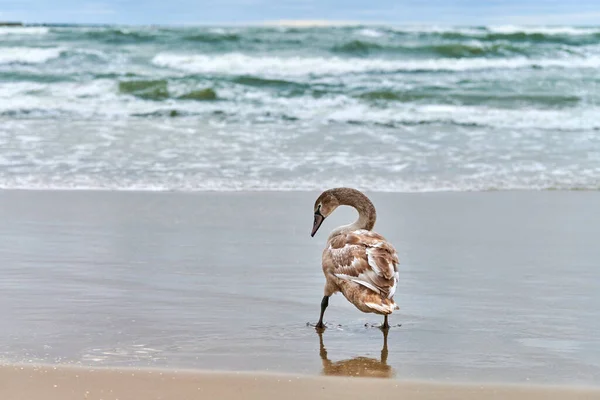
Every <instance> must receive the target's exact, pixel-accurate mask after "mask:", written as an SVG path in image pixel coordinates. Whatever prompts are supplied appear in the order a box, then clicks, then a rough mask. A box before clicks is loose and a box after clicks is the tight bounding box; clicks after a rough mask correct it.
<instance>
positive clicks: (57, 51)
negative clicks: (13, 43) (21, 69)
mask: <svg viewBox="0 0 600 400" xmlns="http://www.w3.org/2000/svg"><path fill="white" fill-rule="evenodd" d="M63 51H64V49H63V48H62V47H47V48H44V47H4V48H2V50H1V51H0V64H11V63H20V64H42V63H45V62H47V61H49V60H52V59H54V58H58V57H60V55H61V53H62V52H63Z"/></svg>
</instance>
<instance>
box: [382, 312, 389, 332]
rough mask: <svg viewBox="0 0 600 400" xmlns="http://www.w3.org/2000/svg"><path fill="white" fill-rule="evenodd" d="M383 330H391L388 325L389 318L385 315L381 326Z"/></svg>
mask: <svg viewBox="0 0 600 400" xmlns="http://www.w3.org/2000/svg"><path fill="white" fill-rule="evenodd" d="M380 328H381V329H390V324H388V316H387V315H385V316H384V317H383V324H381V326H380Z"/></svg>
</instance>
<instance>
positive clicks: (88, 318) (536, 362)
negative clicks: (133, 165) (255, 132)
mask: <svg viewBox="0 0 600 400" xmlns="http://www.w3.org/2000/svg"><path fill="white" fill-rule="evenodd" d="M369 195H371V197H372V199H373V200H374V202H375V205H376V206H377V210H378V216H379V220H378V223H377V225H376V230H377V231H378V232H380V233H382V234H384V235H385V236H386V237H387V238H388V239H389V240H390V241H391V242H392V243H393V244H394V245H395V246H396V247H397V249H398V252H399V255H400V260H401V275H400V276H401V282H400V285H399V289H398V292H397V296H396V300H397V302H398V304H399V305H400V307H401V308H400V310H399V311H397V312H396V313H395V314H394V315H393V316H392V318H391V320H390V322H391V323H392V324H393V325H397V324H401V326H393V327H392V329H391V330H390V332H389V336H388V343H387V346H385V347H384V343H383V337H382V333H381V332H380V331H379V330H378V329H376V328H370V327H368V326H367V327H365V324H378V323H380V322H381V321H380V319H379V317H377V316H375V315H367V314H362V313H360V312H359V311H358V310H355V309H354V308H353V307H352V306H351V305H349V304H348V303H347V302H346V301H345V300H344V299H343V297H342V296H341V295H336V296H335V297H334V298H332V300H331V302H330V307H329V309H328V310H327V314H326V317H325V320H326V322H327V323H328V329H327V330H326V331H325V333H324V334H323V336H322V337H319V335H317V334H316V332H315V331H314V329H313V328H311V327H307V326H306V323H307V322H315V321H316V319H317V317H318V312H319V302H320V299H321V296H322V287H323V282H324V278H323V276H322V272H321V269H320V257H321V251H322V249H323V246H324V243H325V239H326V236H327V233H328V232H329V231H330V230H331V229H333V228H334V227H336V226H337V225H340V224H342V223H347V222H350V221H351V220H353V219H354V218H355V214H354V212H353V211H351V210H340V211H338V212H336V214H335V215H334V216H332V217H331V220H328V221H326V222H325V224H324V225H323V227H322V228H321V231H320V232H319V233H318V234H317V236H316V237H315V238H310V236H309V233H310V228H311V224H312V205H313V202H314V199H315V197H316V193H281V192H279V193H277V192H276V193H195V194H182V193H141V192H89V191H78V192H69V191H65V192H51V191H0V255H1V257H2V263H0V276H2V279H1V280H0V292H1V293H2V296H1V297H0V313H1V315H2V316H3V321H2V324H0V360H1V361H2V363H4V364H9V365H10V364H15V363H20V364H40V363H43V364H54V365H59V364H60V365H62V366H65V365H67V366H82V367H90V368H98V367H153V368H165V369H176V368H186V369H187V368H191V369H200V370H225V371H249V372H255V373H257V374H258V373H265V372H271V373H273V372H275V373H282V372H285V373H292V374H298V375H302V376H304V375H306V376H309V377H305V378H302V379H307V380H309V381H310V382H311V383H310V384H309V385H308V387H312V388H313V389H314V388H316V387H317V386H318V385H320V383H319V384H317V382H320V381H319V380H318V379H317V378H316V377H315V376H317V375H349V376H357V375H358V376H363V377H365V379H366V380H369V379H368V378H369V377H386V378H394V379H391V380H390V381H391V382H390V383H385V384H384V383H378V385H395V384H399V383H398V382H399V381H400V380H402V381H406V380H408V381H412V380H422V381H427V382H438V383H457V382H474V383H486V384H488V383H498V384H507V383H518V384H554V385H567V386H579V385H598V382H600V337H599V336H598V334H597V332H599V331H600V322H599V319H598V318H597V310H598V309H599V308H600V293H599V291H598V290H597V288H598V281H599V279H600V278H599V275H600V273H599V272H598V260H600V246H598V245H597V241H598V237H600V208H599V207H598V204H600V193H598V192H488V193H429V194H385V193H375V194H373V193H370V194H369ZM384 350H385V351H384ZM7 368H9V369H10V367H7ZM61 368H62V367H61ZM61 371H71V370H68V369H67V370H61ZM61 373H62V372H61ZM64 373H65V374H71V372H64ZM119 373H120V372H103V374H106V376H105V375H102V376H103V377H102V378H101V379H109V376H110V377H111V378H110V379H113V377H114V376H113V375H111V374H119ZM165 373H166V372H165ZM5 374H8V372H7V370H6V369H5V370H4V372H3V373H2V374H0V379H2V378H1V377H2V376H4V377H5V378H4V379H5V380H8V381H9V382H13V381H14V382H26V380H25V381H23V380H13V378H10V379H8V378H6V376H7V375H5ZM32 374H34V375H33V376H35V374H37V373H32ZM28 376H29V375H28ZM194 376H195V377H194V378H193V379H205V378H203V376H204V375H202V374H201V375H198V376H196V375H194ZM222 376H226V377H229V376H230V375H227V374H225V375H222ZM244 376H246V375H244ZM253 376H257V377H258V376H259V375H253ZM260 376H262V375H260ZM310 376H312V377H310ZM234 377H235V376H234ZM19 379H20V378H19ZM23 379H25V378H23ZM36 379H37V378H36ZM40 379H41V378H40ZM115 379H116V378H115ZM190 379H192V378H190ZM223 379H225V378H223ZM235 379H238V378H235ZM239 379H241V380H242V381H240V382H241V383H240V385H249V384H248V383H247V382H246V381H244V380H243V379H250V378H243V379H242V378H239ZM252 379H254V378H252ZM257 379H258V378H257ZM261 379H262V378H261ZM264 379H266V380H268V381H269V382H274V381H273V379H274V378H272V377H265V378H264ZM378 381H381V379H379V380H378ZM115 382H116V381H115ZM140 382H141V381H140ZM336 382H338V381H336ZM369 382H370V380H369ZM15 384H16V383H15ZM70 384H75V383H73V382H71V383H70ZM89 384H90V385H92V384H93V383H89ZM130 384H131V385H138V384H139V385H142V383H134V382H131V383H130ZM353 384H356V385H369V384H374V383H366V382H365V383H353ZM403 384H404V383H403ZM86 385H87V384H86ZM128 385H129V383H128ZM215 385H216V384H215ZM331 385H333V386H332V387H335V386H336V385H338V384H337V383H331ZM225 386H227V385H225ZM0 387H6V386H0ZM244 387H249V386H244ZM382 387H383V386H382ZM386 387H387V386H386ZM348 388H350V387H348ZM230 389H231V388H227V387H225V388H223V390H230ZM313 389H311V390H313ZM16 390H18V389H16ZM28 390H35V387H34V388H30V389H28ZM165 390H169V389H168V387H166V389H165ZM190 390H191V389H190ZM215 390H216V389H215ZM231 390H233V389H231ZM249 390H250V389H249ZM306 390H309V389H306ZM314 390H316V389H314ZM339 390H345V389H344V384H341V383H340V384H339ZM257 396H258V394H257ZM33 398H35V397H33ZM65 398H66V397H65Z"/></svg>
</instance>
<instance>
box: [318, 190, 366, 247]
mask: <svg viewBox="0 0 600 400" xmlns="http://www.w3.org/2000/svg"><path fill="white" fill-rule="evenodd" d="M336 197H337V198H338V201H339V203H340V205H341V206H350V207H353V208H354V209H355V210H356V211H357V212H358V219H357V220H356V221H355V222H354V223H352V224H349V225H342V226H340V227H339V228H336V229H334V230H333V231H332V232H331V234H330V235H329V237H330V238H332V237H334V236H337V235H340V234H344V233H348V232H353V231H356V230H359V229H366V230H368V231H370V230H371V229H373V226H375V221H376V219H377V213H376V212H375V206H374V205H373V203H372V202H371V200H369V198H368V197H367V196H365V195H364V194H362V193H360V192H358V191H341V193H336Z"/></svg>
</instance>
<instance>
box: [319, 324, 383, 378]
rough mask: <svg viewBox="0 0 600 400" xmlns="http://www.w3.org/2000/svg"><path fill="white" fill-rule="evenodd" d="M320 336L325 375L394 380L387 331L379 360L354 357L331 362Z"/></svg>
mask: <svg viewBox="0 0 600 400" xmlns="http://www.w3.org/2000/svg"><path fill="white" fill-rule="evenodd" d="M317 333H318V335H319V347H320V351H319V355H320V356H321V361H322V362H323V372H322V374H323V375H334V376H356V377H369V378H392V377H393V376H394V369H393V368H392V367H391V366H389V365H388V364H387V357H388V347H387V335H388V333H387V331H385V330H384V331H383V348H382V349H381V356H380V358H379V359H376V358H371V357H362V356H360V357H353V358H350V359H347V360H341V361H335V362H334V361H331V360H330V359H329V357H328V355H327V349H326V348H325V345H324V344H323V332H317Z"/></svg>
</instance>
